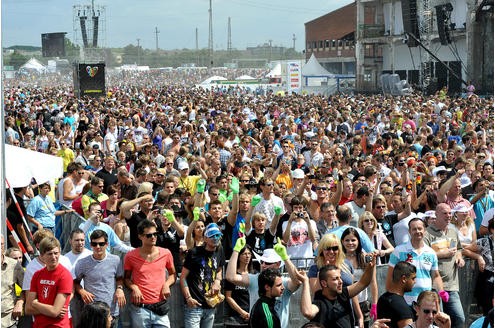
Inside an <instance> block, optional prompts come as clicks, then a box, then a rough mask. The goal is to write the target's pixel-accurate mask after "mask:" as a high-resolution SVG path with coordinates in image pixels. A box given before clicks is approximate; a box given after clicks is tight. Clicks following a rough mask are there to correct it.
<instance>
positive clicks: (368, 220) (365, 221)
mask: <svg viewBox="0 0 495 328" xmlns="http://www.w3.org/2000/svg"><path fill="white" fill-rule="evenodd" d="M363 222H364V223H370V222H373V220H370V219H366V220H363Z"/></svg>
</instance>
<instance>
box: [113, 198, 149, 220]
mask: <svg viewBox="0 0 495 328" xmlns="http://www.w3.org/2000/svg"><path fill="white" fill-rule="evenodd" d="M144 200H154V199H153V195H151V194H147V195H144V196H141V197H139V198H136V199H132V200H128V201H126V202H123V203H122V205H120V211H121V212H122V213H123V214H124V218H125V219H126V220H128V219H130V218H131V216H132V212H131V210H132V209H133V208H134V207H135V206H136V205H137V204H139V203H140V202H141V201H144Z"/></svg>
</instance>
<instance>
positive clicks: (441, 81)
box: [435, 63, 448, 90]
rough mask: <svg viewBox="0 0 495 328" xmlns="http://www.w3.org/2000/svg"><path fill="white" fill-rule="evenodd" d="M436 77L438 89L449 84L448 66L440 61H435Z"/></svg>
mask: <svg viewBox="0 0 495 328" xmlns="http://www.w3.org/2000/svg"><path fill="white" fill-rule="evenodd" d="M435 77H436V78H437V88H438V90H440V89H442V88H443V87H445V86H447V85H448V84H447V67H445V66H443V65H442V64H440V63H435Z"/></svg>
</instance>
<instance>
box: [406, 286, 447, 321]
mask: <svg viewBox="0 0 495 328" xmlns="http://www.w3.org/2000/svg"><path fill="white" fill-rule="evenodd" d="M413 308H414V310H415V311H416V316H417V319H416V321H414V322H413V323H411V324H409V325H407V326H406V328H431V327H439V328H450V324H451V322H450V317H449V316H448V315H447V314H445V313H443V312H441V311H440V300H439V297H438V294H437V293H436V292H433V291H427V290H425V291H422V292H421V293H420V294H419V296H418V301H417V302H413Z"/></svg>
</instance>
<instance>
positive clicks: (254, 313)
mask: <svg viewBox="0 0 495 328" xmlns="http://www.w3.org/2000/svg"><path fill="white" fill-rule="evenodd" d="M267 307H268V310H269V311H266V309H267ZM249 327H256V328H280V327H281V324H280V318H279V317H278V315H277V312H275V298H268V297H266V296H261V297H260V298H259V299H258V300H257V301H256V303H254V306H253V308H252V309H251V314H250V315H249Z"/></svg>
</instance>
